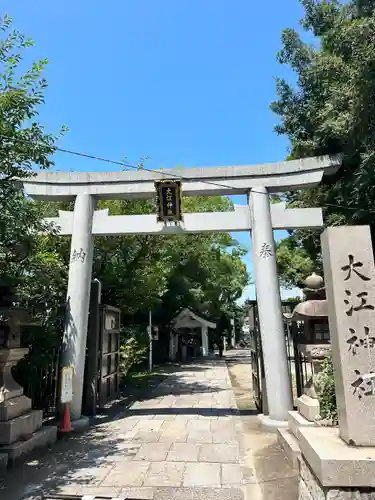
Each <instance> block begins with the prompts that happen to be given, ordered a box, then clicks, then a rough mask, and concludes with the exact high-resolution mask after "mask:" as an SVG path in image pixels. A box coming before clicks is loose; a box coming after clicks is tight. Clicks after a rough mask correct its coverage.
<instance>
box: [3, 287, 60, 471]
mask: <svg viewBox="0 0 375 500" xmlns="http://www.w3.org/2000/svg"><path fill="white" fill-rule="evenodd" d="M0 288H1V290H0V468H1V466H2V465H3V466H4V465H6V463H8V464H12V463H14V462H15V461H16V460H17V459H18V458H19V457H20V456H22V455H24V454H25V453H28V452H30V451H31V450H32V449H34V448H36V447H40V446H43V445H47V444H50V443H52V442H54V441H55V440H56V433H57V428H56V427H52V426H51V427H47V428H42V416H43V415H42V411H41V410H32V409H31V403H32V402H31V399H30V398H28V397H26V396H25V395H24V393H23V388H22V387H21V386H20V385H19V384H18V383H17V382H16V381H15V380H14V378H13V375H12V368H13V367H14V366H16V365H17V363H18V361H20V360H21V359H22V358H23V357H24V356H26V354H27V353H28V352H29V349H28V348H21V347H20V344H21V326H22V325H26V324H29V323H30V319H29V316H28V314H27V311H26V310H25V309H22V308H19V307H14V306H13V303H12V297H11V293H10V291H9V289H7V287H0Z"/></svg>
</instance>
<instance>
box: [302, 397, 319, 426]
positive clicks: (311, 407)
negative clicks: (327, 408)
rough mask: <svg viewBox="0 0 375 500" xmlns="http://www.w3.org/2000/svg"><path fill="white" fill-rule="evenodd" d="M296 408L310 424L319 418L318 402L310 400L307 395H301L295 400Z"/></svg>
mask: <svg viewBox="0 0 375 500" xmlns="http://www.w3.org/2000/svg"><path fill="white" fill-rule="evenodd" d="M297 408H298V411H299V412H300V414H301V415H302V416H303V417H305V418H306V419H307V420H309V421H310V422H313V421H314V420H316V419H318V418H319V410H320V408H319V401H318V400H317V399H313V398H310V397H309V396H307V394H302V396H300V397H299V398H298V399H297Z"/></svg>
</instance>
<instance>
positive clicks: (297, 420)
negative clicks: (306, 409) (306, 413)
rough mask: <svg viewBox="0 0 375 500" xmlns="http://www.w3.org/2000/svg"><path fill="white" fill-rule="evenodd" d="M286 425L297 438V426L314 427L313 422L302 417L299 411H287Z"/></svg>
mask: <svg viewBox="0 0 375 500" xmlns="http://www.w3.org/2000/svg"><path fill="white" fill-rule="evenodd" d="M288 414H289V417H288V425H289V430H290V431H291V432H292V434H293V435H294V436H295V437H296V438H297V439H299V428H300V427H314V426H315V424H314V422H310V421H309V420H307V419H306V418H305V417H303V416H302V415H301V414H300V412H299V411H289V412H288Z"/></svg>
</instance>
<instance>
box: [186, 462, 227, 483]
mask: <svg viewBox="0 0 375 500" xmlns="http://www.w3.org/2000/svg"><path fill="white" fill-rule="evenodd" d="M220 485H221V481H220V464H212V463H211V464H208V463H202V462H200V463H196V464H195V463H188V464H186V470H185V474H184V482H183V486H201V487H203V486H204V487H216V488H219V487H220Z"/></svg>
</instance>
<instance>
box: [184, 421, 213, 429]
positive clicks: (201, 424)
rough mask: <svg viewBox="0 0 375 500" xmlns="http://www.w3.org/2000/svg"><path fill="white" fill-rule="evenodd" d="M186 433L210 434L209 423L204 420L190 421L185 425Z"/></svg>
mask: <svg viewBox="0 0 375 500" xmlns="http://www.w3.org/2000/svg"><path fill="white" fill-rule="evenodd" d="M187 430H188V432H202V431H203V432H210V431H211V422H209V421H205V420H192V421H191V422H188V424H187Z"/></svg>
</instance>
